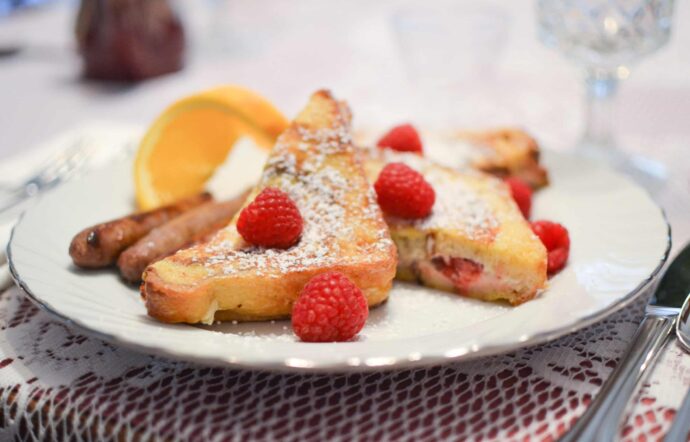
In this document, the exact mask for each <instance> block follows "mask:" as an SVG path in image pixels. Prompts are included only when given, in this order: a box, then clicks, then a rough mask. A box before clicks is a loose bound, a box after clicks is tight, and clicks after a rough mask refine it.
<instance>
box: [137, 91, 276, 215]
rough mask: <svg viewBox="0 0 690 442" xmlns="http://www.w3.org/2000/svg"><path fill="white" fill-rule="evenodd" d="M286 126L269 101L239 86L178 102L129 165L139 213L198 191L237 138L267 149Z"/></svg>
mask: <svg viewBox="0 0 690 442" xmlns="http://www.w3.org/2000/svg"><path fill="white" fill-rule="evenodd" d="M287 125H288V121H287V119H286V118H285V117H284V116H283V114H282V113H281V112H280V111H279V110H277V109H276V108H275V107H274V106H273V105H272V104H271V103H270V102H269V101H268V100H266V99H265V98H263V97H261V96H260V95H258V94H256V93H255V92H252V91H250V90H248V89H245V88H243V87H240V86H223V87H218V88H215V89H211V90H208V91H205V92H201V93H199V94H195V95H192V96H189V97H186V98H183V99H181V100H179V101H177V102H176V103H174V104H172V105H171V106H170V107H168V108H167V109H166V110H165V111H164V112H163V113H162V114H161V115H160V116H159V117H158V118H157V119H156V120H155V121H154V122H153V124H152V125H151V126H150V127H149V129H148V131H147V132H146V135H144V138H143V139H142V140H141V143H140V144H139V150H138V151H137V156H136V159H135V162H134V183H135V192H136V201H137V205H138V206H139V208H140V209H142V210H149V209H153V208H155V207H158V206H161V205H164V204H169V203H171V202H173V201H175V200H178V199H180V198H183V197H186V196H190V195H193V194H196V193H199V192H201V191H202V190H203V189H204V185H205V183H206V181H208V179H209V178H210V177H211V176H212V175H213V172H214V171H215V170H216V168H217V167H218V166H220V165H221V164H222V163H223V161H225V158H226V157H227V155H228V154H229V153H230V151H231V150H232V148H233V145H234V144H235V141H237V140H238V139H239V138H241V137H243V136H248V137H250V138H252V139H253V140H254V142H255V143H256V144H257V145H259V146H262V147H265V148H267V149H270V148H271V146H273V144H274V143H275V140H276V138H277V137H278V135H280V133H281V132H282V131H283V130H285V128H286V127H287Z"/></svg>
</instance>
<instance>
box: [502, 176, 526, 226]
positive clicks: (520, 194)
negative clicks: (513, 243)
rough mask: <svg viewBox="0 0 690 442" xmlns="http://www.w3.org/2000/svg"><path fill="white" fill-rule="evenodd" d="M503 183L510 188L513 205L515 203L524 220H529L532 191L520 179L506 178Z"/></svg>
mask: <svg viewBox="0 0 690 442" xmlns="http://www.w3.org/2000/svg"><path fill="white" fill-rule="evenodd" d="M504 181H505V183H506V184H507V185H508V186H509V187H510V193H511V195H513V199H514V200H515V203H517V205H518V207H519V208H520V212H522V216H524V217H525V219H529V215H530V211H531V209H532V189H531V188H530V187H529V186H528V185H527V183H525V182H524V181H522V180H521V179H520V178H516V177H510V178H506V179H505V180H504Z"/></svg>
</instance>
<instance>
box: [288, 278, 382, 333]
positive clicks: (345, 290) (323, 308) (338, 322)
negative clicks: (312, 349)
mask: <svg viewBox="0 0 690 442" xmlns="http://www.w3.org/2000/svg"><path fill="white" fill-rule="evenodd" d="M368 316H369V306H368V304H367V300H366V298H365V297H364V294H363V293H362V291H361V290H360V289H359V287H357V286H356V285H355V284H354V283H353V282H352V281H350V280H349V279H348V277H347V276H345V275H344V274H342V273H340V272H327V273H322V274H320V275H316V276H314V277H313V278H311V279H310V280H309V282H308V283H307V285H305V286H304V288H303V289H302V292H301V293H300V295H299V298H297V301H296V302H295V305H294V307H293V309H292V329H293V330H294V331H295V334H296V335H297V336H298V337H299V338H300V339H301V340H303V341H305V342H341V341H348V340H350V339H352V338H353V337H354V336H355V335H356V334H357V333H359V331H360V330H362V327H364V323H365V322H366V320H367V317H368Z"/></svg>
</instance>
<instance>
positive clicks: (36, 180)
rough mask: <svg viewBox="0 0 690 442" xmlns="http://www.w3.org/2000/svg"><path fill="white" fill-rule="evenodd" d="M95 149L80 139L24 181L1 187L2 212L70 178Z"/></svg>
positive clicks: (0, 202)
mask: <svg viewBox="0 0 690 442" xmlns="http://www.w3.org/2000/svg"><path fill="white" fill-rule="evenodd" d="M94 151H95V146H94V145H93V144H92V143H87V142H86V141H85V140H84V139H79V140H78V141H77V142H76V143H75V144H74V146H71V147H69V148H67V149H65V150H63V151H60V152H58V153H57V154H55V155H53V156H52V157H50V158H49V159H48V161H46V162H45V164H44V165H43V167H41V168H39V169H38V170H36V172H34V174H33V175H31V176H30V177H29V178H27V179H26V180H25V181H24V182H22V183H20V184H18V185H16V186H11V187H0V213H2V212H4V211H6V210H9V209H11V208H13V207H15V206H17V205H18V204H19V203H21V202H22V201H25V200H27V199H29V198H31V197H33V196H35V195H37V194H39V193H41V192H43V191H45V190H48V189H51V188H53V187H55V186H57V185H58V184H60V183H62V182H64V181H66V180H68V179H70V178H71V177H73V176H74V174H75V173H76V172H77V171H78V170H79V169H80V168H81V166H83V165H84V163H85V162H86V160H88V159H89V157H91V155H92V154H93V153H94Z"/></svg>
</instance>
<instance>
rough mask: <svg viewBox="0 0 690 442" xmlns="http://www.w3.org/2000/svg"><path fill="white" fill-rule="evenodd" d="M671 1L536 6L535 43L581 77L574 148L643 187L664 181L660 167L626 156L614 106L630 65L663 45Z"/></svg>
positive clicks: (595, 0)
mask: <svg viewBox="0 0 690 442" xmlns="http://www.w3.org/2000/svg"><path fill="white" fill-rule="evenodd" d="M672 15H673V0H537V20H538V27H539V28H538V29H539V37H540V39H541V40H542V42H544V43H545V44H546V45H547V46H551V47H555V48H557V49H559V50H560V51H561V52H563V53H564V54H565V55H566V56H567V57H568V58H570V59H572V60H573V61H574V62H575V63H577V64H578V65H579V66H581V67H582V68H583V69H584V72H585V85H586V91H587V93H586V95H587V111H586V123H585V131H584V133H583V135H582V139H581V141H580V143H579V145H578V148H579V149H580V151H581V152H582V153H583V154H585V155H588V156H591V157H595V158H597V159H600V160H604V161H606V162H608V163H609V164H611V165H613V166H614V167H616V168H618V169H621V170H623V171H624V172H627V173H629V174H631V175H633V176H635V177H637V178H641V179H642V180H643V181H644V180H646V179H647V180H648V179H650V178H652V179H657V180H659V179H663V175H664V174H665V172H664V168H663V166H661V165H659V164H658V163H655V162H653V161H651V160H648V159H646V158H642V157H636V156H630V155H625V154H624V153H623V152H621V151H620V150H619V149H618V148H617V145H616V141H615V136H614V131H613V116H614V113H613V112H614V101H615V96H616V90H617V88H618V84H619V82H620V80H622V79H624V78H626V77H627V76H628V74H629V72H630V67H631V65H632V64H633V63H634V62H635V61H637V60H638V59H640V58H642V57H643V56H645V55H647V54H650V53H652V52H654V51H656V50H657V49H659V48H660V47H661V46H663V45H664V44H666V42H668V40H669V36H670V33H671V17H672Z"/></svg>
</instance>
